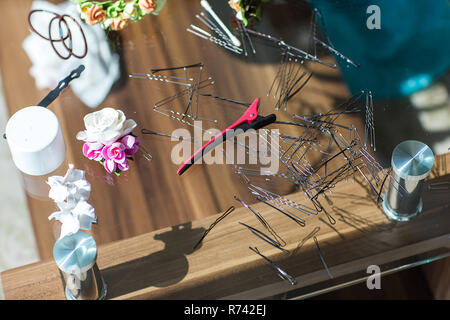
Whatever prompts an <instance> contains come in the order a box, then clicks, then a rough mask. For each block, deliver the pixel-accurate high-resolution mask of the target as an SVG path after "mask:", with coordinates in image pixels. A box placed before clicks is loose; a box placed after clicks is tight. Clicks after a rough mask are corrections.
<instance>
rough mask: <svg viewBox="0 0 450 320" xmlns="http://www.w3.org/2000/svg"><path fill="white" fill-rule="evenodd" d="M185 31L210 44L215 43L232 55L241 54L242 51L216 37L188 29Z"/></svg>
mask: <svg viewBox="0 0 450 320" xmlns="http://www.w3.org/2000/svg"><path fill="white" fill-rule="evenodd" d="M186 31H188V32H190V33H192V34H194V35H196V36H198V37H200V38H203V39H205V40H209V41H211V42H213V43H215V44H217V45H219V46H221V47H223V48H225V49H227V50H229V51H232V52H234V53H237V54H241V53H242V49H241V48H239V47H234V46H232V45H231V44H229V43H228V42H225V41H223V40H221V39H219V38H216V37H214V36H212V35H209V36H207V35H204V34H203V33H199V32H197V31H194V30H192V29H189V28H187V29H186Z"/></svg>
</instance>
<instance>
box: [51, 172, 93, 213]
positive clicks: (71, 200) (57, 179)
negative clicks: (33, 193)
mask: <svg viewBox="0 0 450 320" xmlns="http://www.w3.org/2000/svg"><path fill="white" fill-rule="evenodd" d="M47 183H48V184H49V185H50V192H49V194H48V196H49V197H50V198H51V199H53V200H54V201H55V202H56V204H57V205H58V207H59V209H60V210H72V209H73V208H75V206H76V205H77V203H78V202H80V201H86V200H87V199H88V198H89V195H90V193H91V185H90V183H89V182H87V181H86V180H85V178H84V171H83V170H78V169H74V166H73V164H69V170H67V173H66V175H65V176H64V177H61V176H52V177H49V178H48V180H47Z"/></svg>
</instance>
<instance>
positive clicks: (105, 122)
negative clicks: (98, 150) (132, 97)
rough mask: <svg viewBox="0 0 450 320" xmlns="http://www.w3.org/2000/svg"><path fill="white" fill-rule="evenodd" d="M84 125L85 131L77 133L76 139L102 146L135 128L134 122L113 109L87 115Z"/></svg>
mask: <svg viewBox="0 0 450 320" xmlns="http://www.w3.org/2000/svg"><path fill="white" fill-rule="evenodd" d="M84 125H85V127H86V130H84V131H80V132H78V134H77V139H78V140H83V141H84V142H100V143H102V144H104V145H109V144H111V143H113V142H114V141H116V140H117V139H119V138H121V137H123V136H125V135H127V134H129V133H130V132H131V131H133V129H134V128H135V127H136V126H137V124H136V122H135V121H134V120H132V119H127V118H126V117H125V114H124V113H123V112H122V111H121V110H116V109H113V108H104V109H102V110H100V111H96V112H92V113H88V114H87V115H86V116H85V117H84Z"/></svg>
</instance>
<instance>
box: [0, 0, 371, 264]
mask: <svg viewBox="0 0 450 320" xmlns="http://www.w3.org/2000/svg"><path fill="white" fill-rule="evenodd" d="M220 6H221V8H222V11H220V10H218V12H223V16H224V17H225V18H224V20H225V21H227V20H226V19H228V17H229V16H230V14H231V11H230V10H227V5H226V4H225V5H220ZM30 7H31V1H19V2H18V1H14V0H5V1H2V2H1V3H0V8H1V10H2V12H4V13H5V19H2V21H0V39H1V43H2V45H1V46H0V69H1V72H2V77H3V82H4V89H5V96H6V102H7V106H8V109H9V113H10V115H12V114H13V113H14V112H16V111H17V110H19V109H21V108H24V107H26V106H30V105H35V104H36V103H37V102H38V101H40V100H41V99H42V97H44V96H45V95H46V94H47V92H48V91H49V90H37V89H36V85H35V82H34V79H33V77H32V76H30V73H29V69H30V67H31V62H30V60H29V59H28V57H27V55H26V53H25V51H24V50H23V48H22V41H23V40H24V39H25V38H26V37H27V36H28V35H29V34H30V31H29V29H28V27H27V23H26V17H27V14H28V12H29V10H30ZM294 8H296V10H292V5H279V6H274V7H273V8H271V10H269V11H268V12H267V14H266V18H265V20H264V23H262V24H261V25H260V27H261V30H260V31H263V32H268V33H270V32H271V33H272V34H278V35H279V36H281V37H283V38H284V39H287V40H289V41H291V40H292V42H291V43H293V44H296V40H295V39H296V38H297V32H294V30H295V29H294V27H300V26H303V27H304V28H303V29H305V30H307V29H308V25H309V20H308V16H309V9H308V8H307V7H305V6H300V7H296V6H294ZM200 11H201V7H200V5H199V3H198V1H196V0H183V1H168V2H167V4H166V6H165V7H164V9H163V11H162V12H161V14H160V15H159V16H157V17H155V16H148V17H146V18H145V19H143V20H142V21H140V22H138V23H134V24H130V25H129V26H128V27H127V28H126V29H125V30H123V31H120V32H118V33H110V34H109V38H110V39H111V44H112V46H113V47H114V48H115V49H114V50H115V51H116V52H118V53H119V54H120V57H121V63H122V78H121V80H120V81H118V83H117V84H116V85H115V86H114V88H113V90H112V91H111V92H110V94H109V95H108V96H107V98H106V100H105V101H104V102H103V103H102V104H101V105H100V106H99V107H98V108H97V109H95V110H99V109H100V108H103V107H107V106H113V107H117V108H120V109H122V110H123V111H124V112H125V114H126V116H127V117H129V118H132V119H134V120H136V122H137V123H138V127H137V129H136V130H135V134H138V135H140V130H141V128H146V129H151V130H154V131H157V132H162V133H167V134H170V133H171V132H172V131H173V130H174V129H177V128H186V129H190V127H188V126H183V125H182V124H181V123H179V122H178V121H174V120H172V119H169V118H168V117H165V116H163V115H161V114H159V113H157V112H155V111H153V110H152V108H153V105H154V103H156V102H157V101H159V100H161V99H162V98H164V97H167V96H169V95H171V94H173V92H174V86H171V85H167V84H162V83H160V82H152V81H147V80H139V79H128V77H127V75H128V73H132V72H137V73H142V72H148V71H149V69H151V68H163V67H172V66H182V65H188V64H192V63H198V62H203V63H204V64H205V71H204V74H205V75H208V76H211V77H212V78H213V79H214V80H215V85H214V87H213V89H212V90H210V91H209V92H210V93H213V94H215V95H218V96H222V97H228V98H232V99H236V100H239V101H249V102H251V101H252V100H253V99H254V98H255V97H261V99H262V101H261V106H260V113H261V114H264V115H265V114H268V113H272V112H274V108H273V106H274V104H275V100H274V99H273V98H271V97H267V96H266V93H267V92H268V89H269V87H270V84H271V83H272V81H273V78H274V76H275V74H276V71H277V68H278V64H279V58H280V57H279V53H278V51H277V50H274V49H272V48H268V47H266V46H264V45H261V46H259V47H257V49H258V52H257V57H256V58H255V57H249V58H245V57H242V56H237V55H235V54H232V53H229V52H228V51H226V50H223V49H222V48H219V47H218V46H216V45H214V44H212V43H210V42H208V41H206V40H203V39H200V38H198V37H196V36H194V35H191V34H190V33H188V32H187V31H186V27H188V26H189V25H190V24H192V23H193V24H197V25H199V22H198V20H197V19H195V14H196V13H199V12H200ZM282 18H283V24H280V23H279V22H280V21H279V20H280V19H282ZM84 28H89V26H84ZM49 50H50V51H49V53H48V54H53V53H52V52H51V49H50V44H49ZM46 54H47V53H46ZM71 59H73V58H71ZM311 68H313V70H314V71H315V72H316V74H315V76H313V78H312V79H311V81H310V83H309V84H308V85H307V86H306V87H305V89H304V91H303V92H302V93H301V95H299V96H298V97H297V96H296V97H295V99H294V100H293V101H292V102H291V103H290V110H289V113H287V112H282V111H280V112H277V117H278V118H279V119H285V120H289V119H290V114H292V113H299V114H301V113H305V112H306V113H311V110H310V105H314V106H317V108H318V109H317V110H326V109H329V108H331V107H333V106H335V105H336V101H339V100H342V99H344V98H346V97H347V96H348V92H347V89H346V86H345V84H344V83H343V82H342V81H341V79H340V76H339V71H338V70H333V69H330V68H326V67H321V66H320V65H314V66H312V67H311ZM322 75H323V77H322ZM74 81H76V80H74ZM183 103H185V102H176V103H174V104H173V106H172V108H173V109H174V110H177V111H180V112H181V111H183V109H184V108H183V106H184V105H185V104H183ZM49 108H50V109H51V110H52V111H54V112H55V114H56V115H57V116H58V118H59V121H60V123H61V125H62V129H63V134H64V137H65V141H66V145H67V157H66V162H65V164H64V165H63V166H61V167H60V169H59V171H58V174H59V175H63V174H64V172H65V170H66V168H67V163H73V164H74V165H75V167H76V168H79V169H82V170H85V171H86V174H87V180H88V181H89V182H90V183H91V184H92V193H91V197H90V199H89V203H91V204H92V205H93V206H94V207H95V209H96V214H97V216H98V218H99V225H97V226H95V227H94V228H93V230H92V234H93V236H94V238H95V240H96V241H97V243H98V244H99V245H101V244H105V243H108V242H111V241H116V240H120V239H126V238H129V237H132V236H136V235H140V234H144V233H147V232H150V231H153V230H158V229H161V228H163V227H168V226H172V225H176V224H179V223H185V222H188V221H192V220H196V219H199V218H202V217H205V216H209V215H212V214H216V213H217V212H221V211H223V210H225V209H226V208H228V207H229V206H230V205H232V204H236V203H235V201H234V200H233V196H234V195H239V197H240V198H241V199H243V200H246V201H254V200H252V199H251V198H250V195H249V192H248V191H247V187H246V186H245V185H244V184H243V183H242V180H241V179H240V177H238V176H237V175H236V174H235V172H234V169H233V167H232V166H231V165H209V166H206V165H202V166H194V167H193V168H191V169H190V170H189V171H188V172H186V173H185V174H184V175H183V176H181V177H179V176H177V174H176V171H177V168H178V165H176V164H173V163H172V161H171V159H170V154H171V150H172V147H173V146H174V145H175V142H171V141H170V139H168V138H165V137H158V136H150V135H146V136H141V140H142V143H143V145H144V146H145V147H146V149H148V150H149V152H150V153H151V154H152V155H153V161H151V162H150V163H149V162H146V161H145V160H143V159H142V158H140V159H139V158H138V159H137V160H136V161H135V162H133V163H132V164H131V168H130V170H128V171H127V172H124V173H122V175H121V176H120V177H115V176H114V175H109V174H107V173H106V171H105V170H104V169H103V168H102V167H101V166H100V165H98V164H97V163H95V162H94V161H89V160H88V159H87V158H85V157H84V156H83V155H82V152H81V147H82V142H81V141H78V140H76V139H75V136H76V134H77V132H78V131H80V130H83V129H84V124H83V117H84V115H85V114H87V113H89V112H93V111H94V110H93V109H90V108H88V107H86V106H85V105H84V104H83V103H82V102H81V101H80V100H79V99H78V98H77V97H76V96H75V95H74V94H73V92H72V91H71V90H70V89H66V90H65V91H64V92H63V93H62V94H61V95H60V97H59V98H58V99H57V100H56V101H54V102H53V103H52V104H51V105H50V106H49ZM200 108H201V110H203V111H204V116H206V117H210V118H213V119H217V120H218V123H217V124H215V125H211V124H210V122H203V123H204V126H205V127H206V126H209V125H211V128H213V127H215V128H225V127H226V126H228V125H229V124H231V123H232V122H233V121H235V119H237V118H238V117H239V115H240V114H241V113H242V111H243V109H242V108H241V107H238V106H236V105H232V104H229V103H221V102H217V101H212V99H211V98H204V99H201V100H200ZM324 108H325V109H324ZM317 110H316V111H317ZM345 121H347V122H352V123H354V124H355V125H356V126H359V127H360V120H359V118H357V117H356V118H348V119H347V120H344V122H345ZM206 128H208V127H206ZM360 128H361V127H360ZM361 132H362V131H361ZM53 174H55V173H52V174H51V175H53ZM24 179H25V185H26V186H27V191H28V193H27V197H28V206H29V209H30V212H31V213H32V214H31V217H32V221H33V226H34V230H35V236H36V239H37V244H38V249H39V254H40V257H41V259H42V260H45V259H48V258H51V252H52V247H53V244H54V241H55V239H56V238H57V237H58V235H57V225H56V226H55V224H54V223H51V222H49V221H48V216H49V215H50V214H51V213H52V212H54V211H55V209H56V207H55V204H54V203H53V202H52V201H50V200H49V199H48V197H47V193H48V186H47V185H45V183H44V181H45V179H46V177H40V178H38V179H32V178H30V177H27V176H25V177H24ZM28 186H29V187H28ZM34 190H37V191H36V192H34ZM287 191H288V192H290V191H293V190H287Z"/></svg>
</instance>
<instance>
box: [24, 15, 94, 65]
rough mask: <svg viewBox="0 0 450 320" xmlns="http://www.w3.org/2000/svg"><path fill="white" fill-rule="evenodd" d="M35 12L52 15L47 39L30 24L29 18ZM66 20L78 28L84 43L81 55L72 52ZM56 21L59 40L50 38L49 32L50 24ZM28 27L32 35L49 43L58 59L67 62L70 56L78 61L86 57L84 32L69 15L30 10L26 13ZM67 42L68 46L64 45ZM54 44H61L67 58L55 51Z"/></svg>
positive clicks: (70, 37) (50, 25) (70, 34)
mask: <svg viewBox="0 0 450 320" xmlns="http://www.w3.org/2000/svg"><path fill="white" fill-rule="evenodd" d="M37 12H46V13H49V14H52V15H54V17H53V18H52V19H51V20H50V22H49V25H48V37H46V36H45V35H43V34H41V33H39V32H38V31H37V30H36V29H35V28H34V26H33V24H32V23H31V16H32V15H33V14H34V13H37ZM66 18H69V19H71V20H72V21H73V22H74V23H75V24H76V25H77V26H78V28H79V29H80V33H81V36H82V38H83V42H84V52H83V53H82V54H81V55H79V54H75V53H74V52H73V48H72V45H73V44H72V32H71V30H70V27H69V24H68V23H67V21H66V20H65V19H66ZM57 19H58V28H59V36H60V38H59V39H53V38H52V32H51V29H52V24H53V22H54V21H55V20H57ZM62 24H64V25H65V27H66V29H67V34H66V35H64V34H63V28H62ZM28 25H29V27H30V30H31V31H32V32H33V33H35V34H37V35H38V36H39V37H41V38H42V39H44V40H47V41H50V44H51V46H52V48H53V50H54V51H55V53H56V54H57V55H58V57H60V58H61V59H64V60H67V59H69V58H70V57H72V56H73V57H75V58H78V59H82V58H84V57H85V56H86V54H87V50H88V49H87V41H86V36H85V35H84V32H83V29H82V28H81V25H80V24H79V23H78V21H77V20H76V19H74V18H73V17H71V16H69V15H67V14H63V15H60V14H57V13H56V12H53V11H49V10H43V9H35V10H31V11H30V12H29V13H28ZM67 40H68V41H69V45H67V44H66V41H67ZM55 42H62V45H63V46H64V49H65V50H67V52H68V54H67V56H64V55H62V54H61V53H60V52H59V51H58V49H56V46H55Z"/></svg>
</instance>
